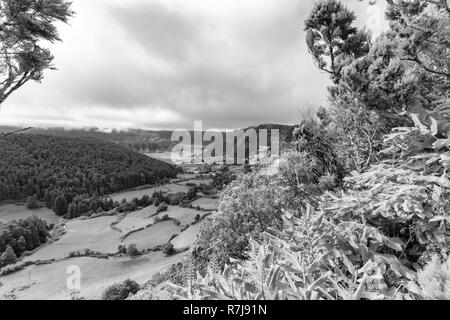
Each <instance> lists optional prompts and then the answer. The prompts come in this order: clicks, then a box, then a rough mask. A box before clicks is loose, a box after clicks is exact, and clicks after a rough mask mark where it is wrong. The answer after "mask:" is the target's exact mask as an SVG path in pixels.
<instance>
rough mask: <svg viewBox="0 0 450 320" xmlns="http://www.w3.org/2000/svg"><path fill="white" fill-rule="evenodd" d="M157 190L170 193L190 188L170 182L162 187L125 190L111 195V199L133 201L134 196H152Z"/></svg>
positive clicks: (185, 190)
mask: <svg viewBox="0 0 450 320" xmlns="http://www.w3.org/2000/svg"><path fill="white" fill-rule="evenodd" d="M156 191H162V192H169V193H177V192H188V191H189V188H188V187H186V186H184V185H179V184H176V183H169V184H166V185H163V186H160V187H151V188H147V189H142V190H129V191H124V192H120V193H116V194H113V195H111V199H113V200H114V201H118V202H121V201H122V200H123V199H126V200H127V201H131V200H133V199H134V198H138V199H140V198H142V197H143V196H145V195H147V196H149V197H151V196H152V195H153V193H155V192H156Z"/></svg>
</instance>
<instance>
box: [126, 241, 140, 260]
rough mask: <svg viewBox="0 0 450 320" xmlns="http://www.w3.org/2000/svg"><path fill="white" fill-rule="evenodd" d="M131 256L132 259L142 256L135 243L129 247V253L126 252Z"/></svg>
mask: <svg viewBox="0 0 450 320" xmlns="http://www.w3.org/2000/svg"><path fill="white" fill-rule="evenodd" d="M126 252H127V253H128V254H129V255H130V256H132V257H136V256H139V255H141V252H140V251H139V250H138V249H137V247H136V245H135V244H134V243H132V244H130V245H129V246H128V247H127V251H126Z"/></svg>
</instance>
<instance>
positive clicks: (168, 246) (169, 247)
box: [162, 242, 175, 256]
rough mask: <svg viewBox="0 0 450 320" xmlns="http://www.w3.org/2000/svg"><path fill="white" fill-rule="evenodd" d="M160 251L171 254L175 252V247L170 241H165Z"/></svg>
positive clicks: (167, 254)
mask: <svg viewBox="0 0 450 320" xmlns="http://www.w3.org/2000/svg"><path fill="white" fill-rule="evenodd" d="M162 253H164V254H165V255H166V256H171V255H173V254H174V253H175V248H174V246H173V244H172V243H171V242H168V243H166V244H165V245H164V246H163V247H162Z"/></svg>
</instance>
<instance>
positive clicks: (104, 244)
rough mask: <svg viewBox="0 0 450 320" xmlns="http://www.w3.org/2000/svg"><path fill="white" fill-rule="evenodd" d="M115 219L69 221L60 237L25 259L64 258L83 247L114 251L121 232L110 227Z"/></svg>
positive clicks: (100, 250)
mask: <svg viewBox="0 0 450 320" xmlns="http://www.w3.org/2000/svg"><path fill="white" fill-rule="evenodd" d="M116 219H117V218H116V217H100V218H94V219H86V220H75V221H69V222H67V224H66V234H65V235H63V236H62V237H61V239H59V240H58V241H55V242H53V243H51V244H49V245H46V246H44V247H43V248H42V249H40V250H38V251H36V252H34V253H33V254H31V255H29V256H27V257H26V258H25V261H37V260H51V259H60V258H65V257H67V256H68V255H69V253H70V252H72V251H77V250H80V251H82V250H84V249H91V250H93V251H99V252H101V253H116V252H117V247H118V245H119V243H120V242H119V238H120V236H121V233H120V232H117V231H114V230H112V229H111V227H110V224H111V222H113V221H115V220H116Z"/></svg>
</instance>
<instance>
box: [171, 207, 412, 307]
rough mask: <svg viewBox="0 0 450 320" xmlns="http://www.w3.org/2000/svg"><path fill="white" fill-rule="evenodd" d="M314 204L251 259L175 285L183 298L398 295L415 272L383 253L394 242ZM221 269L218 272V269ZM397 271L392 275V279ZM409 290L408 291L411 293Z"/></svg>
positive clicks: (289, 218)
mask: <svg viewBox="0 0 450 320" xmlns="http://www.w3.org/2000/svg"><path fill="white" fill-rule="evenodd" d="M333 220H334V219H333V217H331V216H330V217H327V216H326V215H324V213H321V212H314V211H313V210H312V208H311V207H308V208H307V209H306V210H305V211H304V212H303V214H302V215H301V217H300V218H296V217H294V216H293V215H292V214H289V213H287V212H286V213H285V217H284V221H285V224H286V227H285V230H284V231H281V232H280V231H277V230H270V231H267V232H265V241H263V242H262V243H261V244H260V243H258V242H256V241H252V245H251V250H250V252H249V259H248V260H246V261H236V260H233V261H232V263H233V264H232V265H231V266H228V265H227V266H225V268H224V269H223V272H218V271H217V268H211V267H208V272H207V273H206V275H205V276H201V275H200V274H199V273H198V274H197V277H196V279H194V280H193V281H191V282H189V283H188V285H187V286H182V285H176V284H171V287H172V290H173V292H174V294H175V298H178V299H245V300H248V299H250V300H253V299H298V300H318V299H327V300H338V299H345V300H348V299H392V298H398V297H401V295H402V294H403V292H401V291H399V290H398V288H399V287H400V286H401V285H406V284H407V283H408V281H409V280H411V279H413V278H414V276H415V274H414V272H412V271H411V270H409V269H408V268H406V267H405V266H403V265H402V263H401V262H400V261H399V259H397V258H396V257H395V256H392V255H390V254H383V253H380V252H383V251H385V250H386V244H389V243H390V240H389V239H388V238H386V237H385V236H383V235H382V234H381V233H380V232H379V231H378V230H377V229H376V228H373V227H370V226H367V225H365V224H362V223H357V222H334V221H333ZM214 269H215V270H214ZM386 275H391V277H390V278H389V277H386ZM405 294H407V293H405Z"/></svg>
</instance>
